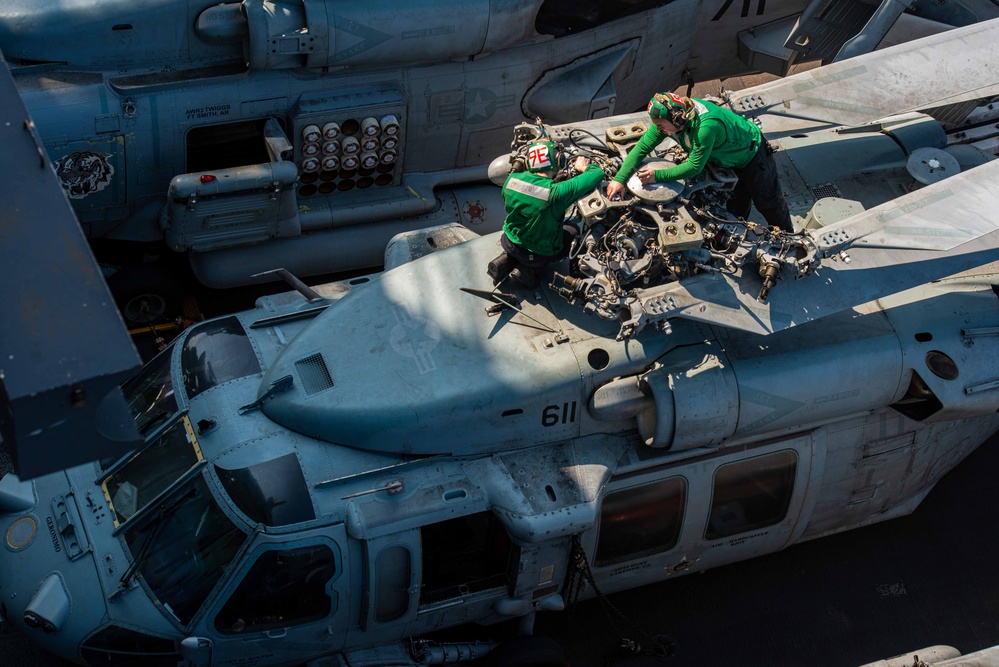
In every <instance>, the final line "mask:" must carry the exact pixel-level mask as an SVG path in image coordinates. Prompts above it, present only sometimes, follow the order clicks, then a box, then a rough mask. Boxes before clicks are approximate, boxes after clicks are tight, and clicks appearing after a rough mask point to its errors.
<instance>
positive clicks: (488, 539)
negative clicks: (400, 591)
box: [420, 512, 516, 604]
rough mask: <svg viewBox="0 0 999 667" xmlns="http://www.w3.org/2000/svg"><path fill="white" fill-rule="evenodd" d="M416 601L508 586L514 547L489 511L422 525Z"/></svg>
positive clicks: (432, 601)
mask: <svg viewBox="0 0 999 667" xmlns="http://www.w3.org/2000/svg"><path fill="white" fill-rule="evenodd" d="M420 540H421V542H422V550H423V581H422V587H421V589H420V604H432V603H435V602H440V601H442V600H449V599H452V598H456V597H460V596H462V595H467V594H469V593H477V592H480V591H485V590H488V589H490V588H497V587H501V586H509V583H510V577H509V574H508V571H509V568H510V565H511V563H512V562H514V561H515V560H516V558H515V556H516V554H515V548H514V546H513V544H512V543H511V542H510V537H509V536H508V535H507V534H506V530H504V528H503V526H502V524H500V522H499V520H498V519H496V517H495V516H494V515H493V514H492V512H482V513H481V514H472V515H469V516H463V517H458V518H456V519H450V520H448V521H442V522H440V523H435V524H431V525H429V526H423V527H422V528H421V529H420Z"/></svg>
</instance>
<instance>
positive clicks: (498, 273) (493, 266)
mask: <svg viewBox="0 0 999 667" xmlns="http://www.w3.org/2000/svg"><path fill="white" fill-rule="evenodd" d="M516 266H517V260H515V259H514V258H513V257H511V256H510V255H508V254H507V253H505V252H503V253H500V254H499V255H498V256H496V257H495V258H493V259H492V261H490V262H489V264H488V265H487V266H486V273H487V274H488V275H489V277H490V278H492V279H493V285H498V284H500V282H502V281H503V279H504V278H506V277H507V276H508V275H510V272H511V271H513V269H514V268H515V267H516Z"/></svg>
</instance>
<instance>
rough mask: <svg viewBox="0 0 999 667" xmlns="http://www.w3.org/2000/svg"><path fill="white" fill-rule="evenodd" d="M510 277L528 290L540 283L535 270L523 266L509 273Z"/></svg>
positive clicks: (539, 275)
mask: <svg viewBox="0 0 999 667" xmlns="http://www.w3.org/2000/svg"><path fill="white" fill-rule="evenodd" d="M510 277H511V278H513V279H514V280H516V281H517V282H518V283H520V284H521V285H523V286H524V287H526V288H528V289H534V288H535V287H537V286H538V285H539V284H540V283H541V274H540V273H539V272H538V271H537V270H536V269H532V268H531V267H529V266H524V265H523V264H520V265H519V266H517V268H515V269H514V270H513V271H511V272H510Z"/></svg>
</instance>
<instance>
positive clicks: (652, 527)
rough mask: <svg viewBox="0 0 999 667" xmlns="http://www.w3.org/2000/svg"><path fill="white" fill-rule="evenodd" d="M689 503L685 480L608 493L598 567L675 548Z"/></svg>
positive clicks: (662, 482)
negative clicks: (685, 509)
mask: <svg viewBox="0 0 999 667" xmlns="http://www.w3.org/2000/svg"><path fill="white" fill-rule="evenodd" d="M686 500H687V480H685V479H684V478H683V477H672V478H670V479H665V480H661V481H658V482H655V483H653V484H643V485H642V486H633V487H631V488H627V489H621V490H619V491H611V492H610V493H608V494H607V496H606V497H605V498H604V501H603V503H602V504H601V506H600V524H599V525H600V538H599V539H598V541H597V555H596V558H595V561H594V562H595V565H596V566H597V567H602V566H604V565H613V564H614V563H620V562H622V561H627V560H633V559H635V558H640V557H642V556H648V555H650V554H655V553H661V552H663V551H669V550H670V549H672V548H673V547H675V546H676V543H677V540H678V539H679V538H680V526H681V524H682V522H683V512H684V508H685V506H686Z"/></svg>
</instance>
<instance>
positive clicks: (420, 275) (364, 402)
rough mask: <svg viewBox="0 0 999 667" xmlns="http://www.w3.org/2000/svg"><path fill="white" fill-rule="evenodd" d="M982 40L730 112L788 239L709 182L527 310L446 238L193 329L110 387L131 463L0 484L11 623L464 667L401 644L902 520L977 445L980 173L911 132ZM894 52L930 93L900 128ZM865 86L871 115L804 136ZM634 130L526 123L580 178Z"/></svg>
mask: <svg viewBox="0 0 999 667" xmlns="http://www.w3.org/2000/svg"><path fill="white" fill-rule="evenodd" d="M997 36H999V21H991V22H985V23H981V24H977V25H974V26H968V27H965V28H960V29H956V30H953V31H950V32H948V33H946V34H943V35H938V36H935V37H931V38H927V39H924V40H919V41H917V42H912V43H909V44H905V45H900V46H895V47H891V48H889V49H885V50H883V51H879V52H876V53H871V54H866V55H861V56H857V57H856V58H854V59H850V60H847V61H843V62H841V63H835V64H831V65H828V66H825V67H822V68H818V69H816V70H812V71H810V72H804V73H801V74H796V75H792V76H791V77H788V78H787V79H785V80H782V81H780V82H777V83H775V84H765V85H764V86H761V87H758V88H754V89H749V90H746V91H741V92H740V93H739V94H738V95H737V96H735V97H734V98H733V99H732V100H731V103H732V104H733V105H740V104H745V105H749V106H752V107H753V108H754V109H755V110H756V112H757V113H758V114H759V115H760V117H761V119H762V121H761V122H763V123H764V127H767V119H765V118H763V114H762V113H761V112H762V110H763V109H764V108H770V109H771V110H775V111H776V113H775V115H776V116H778V118H777V120H778V121H781V122H787V123H788V127H787V128H786V129H785V130H783V131H780V130H776V129H775V130H773V131H768V138H769V139H770V140H771V141H773V142H774V143H775V144H777V146H778V154H779V155H782V156H783V157H782V158H781V165H782V167H781V168H782V175H783V176H782V182H786V183H787V185H786V187H787V188H788V189H789V194H790V196H789V197H788V200H789V205H790V207H791V209H792V213H794V215H795V218H796V220H797V223H798V224H797V229H796V231H795V232H785V231H782V230H776V229H770V228H765V227H764V226H762V225H759V224H757V223H754V222H753V221H752V220H742V219H737V218H733V217H731V216H730V215H727V214H726V212H725V209H724V206H723V203H724V200H725V197H726V192H727V191H728V190H730V189H731V185H732V179H731V178H730V177H729V176H728V175H726V174H725V173H723V172H721V171H718V172H714V173H709V174H705V175H704V176H703V179H701V180H695V181H691V182H687V183H683V184H680V185H679V186H676V187H673V186H669V185H663V186H656V187H652V186H648V187H646V186H642V187H638V186H635V185H633V186H632V187H631V190H630V193H631V196H629V197H628V198H627V199H625V200H622V201H620V202H617V201H606V200H605V199H603V200H602V201H598V200H601V199H602V196H601V194H600V191H599V190H597V191H595V192H594V193H593V195H591V196H588V197H585V198H584V199H582V200H580V202H579V203H577V205H576V207H575V210H574V211H573V212H572V213H571V214H570V217H572V216H575V217H574V218H573V219H575V220H576V221H577V222H578V223H579V225H580V226H581V228H582V229H583V230H584V233H583V234H582V235H581V239H582V241H581V243H580V245H579V246H578V247H577V249H576V252H575V255H574V256H573V257H571V258H570V259H567V260H566V261H564V262H563V263H562V264H560V265H559V266H557V267H556V268H555V272H556V273H553V274H552V276H551V279H550V281H549V282H548V283H547V284H543V285H540V286H538V287H537V288H533V289H527V288H520V287H517V286H515V285H508V284H506V283H500V284H499V285H495V286H494V285H493V283H492V280H491V279H490V278H489V276H488V275H487V274H486V266H487V263H488V262H489V260H491V259H492V258H493V257H494V256H495V255H496V254H497V252H498V250H499V248H500V245H499V239H498V235H497V234H488V235H478V234H477V233H475V232H474V231H473V230H469V229H468V228H466V227H464V226H462V225H460V224H448V225H442V226H438V227H435V228H430V229H427V230H421V231H417V232H410V233H406V234H403V235H400V236H397V237H395V238H394V239H393V241H392V242H391V243H390V244H389V245H388V247H387V248H386V249H385V255H384V258H385V266H386V270H385V271H383V272H381V273H376V274H371V275H368V276H361V277H356V278H351V279H347V280H343V281H336V282H332V283H327V284H324V285H320V286H316V287H313V288H307V287H304V286H302V287H301V289H300V291H296V292H290V293H284V294H279V295H273V296H264V297H260V298H259V299H258V300H257V302H256V305H255V307H254V308H253V309H251V310H247V311H242V312H237V313H233V314H230V315H225V316H222V317H220V318H216V319H212V320H208V321H205V322H202V323H199V324H197V325H195V326H193V327H191V328H190V329H188V330H186V331H185V332H183V333H182V334H181V335H180V336H178V338H177V339H175V341H174V342H172V343H171V344H170V346H169V347H167V348H166V349H165V350H164V351H163V352H161V353H160V354H159V355H158V356H156V357H155V358H154V359H152V360H151V361H150V362H149V363H148V364H147V365H146V366H145V367H144V368H143V370H142V371H140V373H139V374H138V375H136V376H135V377H133V378H132V379H131V380H129V381H128V382H127V383H126V384H125V385H124V386H123V388H122V391H123V394H124V396H125V398H126V400H127V402H128V404H129V406H130V409H131V410H132V413H133V415H134V416H135V425H136V428H137V429H138V430H139V432H140V434H141V435H142V436H143V438H144V442H145V444H144V446H143V447H142V448H140V449H138V450H136V451H135V452H133V453H131V454H129V455H127V456H124V457H122V458H119V459H116V460H115V459H105V460H101V461H97V462H94V463H93V464H91V465H85V466H77V467H74V468H70V469H67V470H65V471H62V472H60V473H57V474H52V475H47V476H43V477H39V478H36V479H34V480H31V481H21V480H20V479H18V478H17V477H16V476H15V475H11V474H9V475H7V476H5V477H4V478H3V479H0V532H2V534H3V535H4V540H5V544H4V546H5V550H4V551H3V552H0V594H2V595H3V599H4V608H3V610H4V615H5V616H6V617H7V620H8V621H9V622H11V623H12V624H15V625H16V626H17V627H18V628H19V629H21V630H22V631H23V632H25V633H27V634H28V635H29V636H30V637H33V638H35V639H36V640H37V641H38V642H40V643H42V644H43V645H44V646H45V647H46V648H48V649H49V650H51V651H52V652H54V653H56V654H58V655H60V656H62V657H64V658H66V659H69V660H73V661H76V662H81V663H84V664H97V663H101V664H111V665H116V664H126V663H127V664H133V662H132V661H136V660H141V661H142V662H143V664H148V665H159V664H162V665H167V664H170V665H173V664H176V663H177V662H178V661H180V660H184V661H186V662H187V664H190V665H201V666H208V665H232V664H251V665H291V664H302V663H305V664H308V665H313V666H314V667H318V666H320V665H328V664H341V665H342V664H359V663H361V662H363V663H365V664H369V665H386V666H387V665H397V666H398V665H425V664H445V663H449V662H464V661H468V660H471V659H473V658H476V657H478V656H481V655H482V654H483V653H485V652H486V651H487V650H488V649H489V648H490V647H489V646H486V645H483V644H479V643H476V642H467V641H465V642H459V641H455V642H443V641H438V640H436V639H435V640H428V639H424V638H423V637H424V636H425V635H427V634H429V633H431V632H433V633H435V634H437V635H439V634H440V632H441V631H447V630H448V629H449V628H455V627H456V626H459V625H465V624H468V623H471V622H477V623H482V624H491V623H499V622H503V621H511V620H512V621H516V622H518V623H519V625H520V629H521V631H522V632H524V633H529V632H530V631H531V629H532V627H533V624H534V620H535V618H536V615H537V614H538V613H539V612H542V611H556V610H560V609H563V608H564V607H565V606H566V604H569V603H572V602H574V601H576V600H580V599H585V598H588V597H593V596H595V595H596V594H597V591H598V590H599V591H601V592H603V593H610V592H613V591H621V590H625V589H629V588H635V587H638V586H642V585H644V584H648V583H651V582H655V581H662V580H664V579H668V578H671V577H682V576H686V575H687V574H690V573H695V572H702V571H704V570H706V569H710V568H715V567H718V566H721V565H724V564H728V563H733V562H737V561H741V560H744V559H747V558H751V557H754V556H758V555H762V554H766V553H772V552H775V551H778V550H780V549H783V548H785V547H787V546H789V545H791V544H795V543H800V542H802V541H805V540H812V539H817V538H820V537H823V536H826V535H831V534H835V533H839V532H843V531H846V530H850V529H852V528H856V527H859V526H865V525H870V524H872V523H876V522H880V521H885V520H888V519H891V518H894V517H899V516H903V515H905V514H908V513H910V512H912V511H913V510H914V509H915V508H916V507H917V506H918V505H919V503H920V501H921V500H922V499H923V498H924V497H925V496H926V495H927V494H928V493H929V492H930V491H931V489H932V488H933V486H934V485H935V484H936V482H937V481H938V480H939V479H940V478H941V477H942V476H943V475H944V474H945V473H946V472H948V471H949V470H951V469H952V468H953V467H954V466H956V465H957V464H958V463H959V462H960V461H961V460H963V459H964V458H965V457H966V456H967V455H968V454H970V453H971V452H972V451H973V450H974V449H975V448H976V447H977V446H978V445H979V444H980V443H981V442H982V441H983V440H985V439H986V438H988V437H990V436H991V435H993V434H995V433H996V432H997V430H999V412H997V411H999V391H996V390H997V389H999V380H997V377H999V367H997V366H996V359H999V354H997V353H999V337H997V336H995V332H996V327H997V319H999V288H997V281H999V277H997V276H999V220H997V219H996V217H995V211H996V210H999V208H997V207H999V201H997V200H999V193H997V192H996V191H995V189H994V187H992V183H994V181H995V178H996V176H997V174H999V161H996V160H995V159H994V157H995V156H994V154H990V153H988V152H986V151H984V150H982V149H981V148H978V147H976V146H975V145H974V143H975V142H974V141H973V140H972V139H971V135H973V134H974V133H973V132H972V129H975V128H972V127H971V126H968V125H965V124H959V125H958V126H957V127H954V126H953V125H952V124H950V123H946V122H943V123H942V122H941V121H938V120H936V119H935V118H934V117H933V116H930V115H928V114H926V113H922V112H921V111H918V110H914V109H920V108H925V105H928V106H936V105H937V104H938V103H940V105H941V106H942V107H946V111H947V114H944V115H948V114H955V113H957V111H956V106H964V107H967V106H968V104H965V102H968V103H971V102H975V104H974V105H973V106H972V108H966V109H965V110H964V111H963V112H962V114H961V115H962V117H967V116H968V115H969V114H971V115H973V116H975V117H977V115H976V114H979V113H983V114H987V113H990V112H991V113H993V116H991V117H990V120H983V121H982V123H981V127H986V128H987V127H989V126H994V124H995V121H994V109H991V110H990V109H989V108H988V104H986V105H985V106H984V107H981V106H980V105H978V104H977V102H978V101H980V100H981V99H982V98H991V97H992V96H994V95H995V94H997V93H999V81H995V80H994V73H995V72H997V71H999V68H996V67H992V66H990V64H991V63H992V61H993V60H994V59H995V58H997V57H999V54H997V53H996V48H995V44H999V40H997V39H996V38H997ZM927 53H932V55H933V57H932V58H928V57H927ZM955 59H957V60H959V61H960V62H961V63H962V65H961V66H962V67H964V68H980V69H977V70H976V72H977V74H976V76H974V81H973V85H972V87H971V88H970V89H967V90H972V91H973V92H971V93H969V92H967V90H960V89H961V88H963V87H964V86H965V85H966V84H967V82H966V81H964V80H963V79H962V77H960V76H957V74H956V70H955V69H954V68H953V67H952V65H953V61H954V60H955ZM917 62H918V63H927V64H926V65H925V66H924V67H923V69H922V70H921V76H920V81H919V82H918V85H919V86H920V90H921V92H923V93H926V89H925V87H924V81H925V80H927V79H931V80H935V81H936V80H939V86H937V87H935V88H934V90H933V93H932V95H930V94H923V95H922V97H921V98H920V100H919V101H916V102H913V101H912V99H913V96H912V94H911V91H907V90H904V88H905V87H906V85H905V82H904V81H903V80H902V78H901V77H900V76H899V74H900V73H904V72H909V71H912V68H913V65H914V63H917ZM930 67H935V68H936V70H935V72H936V73H937V74H941V76H939V77H937V76H935V75H934V72H931V71H928V68H930ZM943 74H946V75H947V76H943ZM879 77H884V78H885V79H886V80H892V81H895V82H896V86H895V87H894V88H892V87H890V86H883V87H882V88H880V89H879V91H878V92H879V102H878V104H873V105H871V106H870V107H869V108H868V109H867V110H866V112H862V111H861V110H860V106H861V105H859V104H857V105H854V108H853V111H854V113H855V114H857V118H858V119H860V118H862V117H863V116H865V115H866V116H871V118H870V119H868V120H866V121H865V120H858V122H856V123H851V124H850V125H848V126H846V125H840V124H836V123H832V122H829V121H828V120H824V119H822V118H821V117H820V116H822V115H823V114H822V112H821V109H822V108H823V100H828V101H831V102H836V104H826V105H825V110H826V112H828V111H830V110H831V109H832V108H833V107H834V106H839V107H843V106H845V105H843V103H842V100H843V99H844V98H843V96H842V93H843V92H844V90H850V88H851V87H859V88H861V89H862V88H863V86H864V81H865V80H866V82H867V85H871V84H872V83H876V82H877V81H879V80H880V79H879ZM911 85H912V84H911V83H910V84H909V86H910V87H911ZM794 91H799V93H798V94H797V95H795V92H794ZM800 91H804V92H805V93H807V94H805V95H803V94H801V92H800ZM853 99H860V98H853ZM958 100H963V101H960V102H959V101H958ZM912 104H916V106H915V107H912V106H911V105H912ZM920 104H922V105H924V106H923V107H920V106H919V105H920ZM890 106H894V107H895V108H898V109H901V110H902V111H903V113H900V114H896V115H890V116H882V113H881V112H882V111H883V108H884V107H890ZM809 108H810V109H811V110H812V112H813V115H814V116H816V118H813V119H810V120H809V119H806V118H803V115H804V114H805V112H806V111H807V110H808V109H809ZM979 109H981V111H979ZM935 113H938V114H939V113H942V111H941V110H940V109H937V110H935ZM640 121H641V116H640V115H632V116H623V117H622V116H618V117H611V118H607V119H594V120H588V121H580V122H575V123H569V124H562V125H557V126H550V127H540V128H538V131H539V132H541V131H544V132H545V133H547V135H548V136H550V137H553V138H555V139H557V140H558V141H560V142H561V143H563V145H564V146H565V149H566V150H570V147H572V146H575V148H574V149H572V150H579V151H583V150H588V151H592V152H593V153H594V154H596V153H599V152H600V150H601V149H608V150H610V149H612V148H613V146H614V145H615V144H618V148H617V150H625V147H626V146H627V145H628V141H629V139H628V134H629V132H630V133H631V134H634V133H636V132H637V133H639V134H640V130H639V128H638V127H637V124H638V123H639V122H640ZM791 125H793V128H792V127H790V126H791ZM517 136H520V137H521V138H522V139H524V140H525V141H527V142H528V143H529V142H530V139H529V136H530V135H529V133H528V132H526V131H525V130H524V128H519V130H518V132H517ZM617 139H620V140H621V142H618V141H617ZM969 142H970V143H969ZM986 145H987V142H986ZM948 149H949V150H948ZM519 150H520V148H519V147H518V148H515V149H514V152H517V151H519ZM675 151H676V148H675V147H671V146H667V147H665V148H664V149H663V153H662V154H659V155H653V156H651V157H650V159H651V160H667V159H669V158H673V159H678V158H677V155H676V153H675ZM505 157H506V159H507V161H508V162H510V160H509V156H505ZM594 159H595V160H600V159H603V158H600V157H599V156H597V155H595V156H594ZM962 164H963V165H964V166H963V167H962V166H961V165H962ZM955 165H957V167H955ZM830 200H831V201H830ZM671 225H673V226H675V227H676V229H675V230H671V229H670V226H671ZM649 230H652V231H651V232H649ZM677 235H682V237H680V238H677ZM691 237H696V239H697V242H696V243H695V242H693V241H694V239H692V238H691ZM590 239H592V241H593V242H592V243H590V242H589V241H590ZM626 239H631V242H627V241H626ZM628 253H632V255H634V256H632V255H629V254H628ZM774 264H775V265H776V270H775V271H772V270H771V268H772V266H771V265H774ZM596 267H601V270H598V269H597V268H596ZM559 276H561V277H559ZM601 278H603V279H604V281H603V282H602V281H601V280H600V279H601ZM771 279H773V281H774V282H773V284H772V285H769V286H768V281H770V280H771ZM765 287H766V288H767V290H766V294H764V293H763V292H764V288H765ZM619 288H620V289H621V290H622V291H616V290H619Z"/></svg>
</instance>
